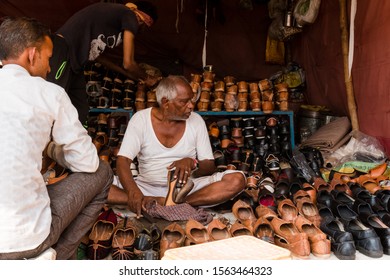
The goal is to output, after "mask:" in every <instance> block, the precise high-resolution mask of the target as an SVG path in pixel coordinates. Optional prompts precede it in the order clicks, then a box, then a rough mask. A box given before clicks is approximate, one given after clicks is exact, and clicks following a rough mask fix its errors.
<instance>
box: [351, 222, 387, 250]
mask: <svg viewBox="0 0 390 280" xmlns="http://www.w3.org/2000/svg"><path fill="white" fill-rule="evenodd" d="M344 226H345V230H346V231H348V232H350V233H352V236H353V239H354V240H355V246H356V249H357V250H358V251H359V252H360V253H362V254H363V255H366V256H369V257H371V258H381V257H382V256H383V246H382V243H381V240H380V238H379V237H378V235H377V234H376V232H375V230H374V229H373V228H368V227H366V226H365V225H363V223H362V222H361V221H360V220H359V219H351V220H349V221H345V222H344Z"/></svg>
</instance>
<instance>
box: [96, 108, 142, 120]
mask: <svg viewBox="0 0 390 280" xmlns="http://www.w3.org/2000/svg"><path fill="white" fill-rule="evenodd" d="M89 113H90V114H100V113H105V114H109V113H127V114H129V118H131V117H132V116H133V113H134V111H133V110H125V109H106V108H105V109H100V108H91V109H90V110H89Z"/></svg>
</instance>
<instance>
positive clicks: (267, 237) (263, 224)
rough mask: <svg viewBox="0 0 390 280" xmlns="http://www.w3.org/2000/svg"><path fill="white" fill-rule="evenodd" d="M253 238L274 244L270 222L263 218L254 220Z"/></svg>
mask: <svg viewBox="0 0 390 280" xmlns="http://www.w3.org/2000/svg"><path fill="white" fill-rule="evenodd" d="M253 236H255V237H257V238H259V239H261V240H264V241H266V242H269V243H274V242H275V240H274V230H273V228H272V226H271V223H270V221H268V220H267V219H266V218H265V217H260V218H258V219H257V220H256V222H255V224H254V225H253Z"/></svg>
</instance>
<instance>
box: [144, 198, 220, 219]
mask: <svg viewBox="0 0 390 280" xmlns="http://www.w3.org/2000/svg"><path fill="white" fill-rule="evenodd" d="M146 212H147V213H148V214H149V215H150V216H152V217H153V218H162V219H165V220H168V221H171V222H172V221H185V220H189V219H194V220H196V221H198V222H200V223H201V224H203V225H207V224H208V223H210V222H211V221H212V220H213V216H212V215H211V214H210V213H209V212H207V211H206V210H204V209H203V208H199V209H195V208H194V207H192V206H191V205H189V204H188V203H181V204H176V205H169V206H162V205H160V204H158V203H157V202H156V201H153V202H151V203H149V204H147V205H146Z"/></svg>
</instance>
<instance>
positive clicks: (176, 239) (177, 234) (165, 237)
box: [160, 222, 185, 258]
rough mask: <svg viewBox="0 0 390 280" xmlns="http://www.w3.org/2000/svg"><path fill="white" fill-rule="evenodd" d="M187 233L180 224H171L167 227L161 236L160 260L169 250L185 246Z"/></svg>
mask: <svg viewBox="0 0 390 280" xmlns="http://www.w3.org/2000/svg"><path fill="white" fill-rule="evenodd" d="M184 239H185V232H184V230H183V228H182V227H181V226H180V225H179V224H178V223H175V222H174V223H171V224H169V225H168V226H166V227H165V228H164V229H163V231H162V234H161V240H160V258H162V257H163V256H164V253H165V251H166V250H168V249H173V248H179V247H182V246H183V243H184Z"/></svg>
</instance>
